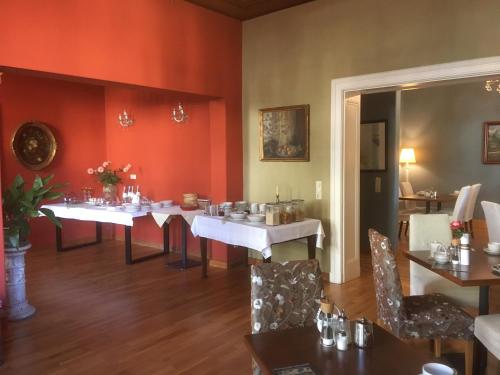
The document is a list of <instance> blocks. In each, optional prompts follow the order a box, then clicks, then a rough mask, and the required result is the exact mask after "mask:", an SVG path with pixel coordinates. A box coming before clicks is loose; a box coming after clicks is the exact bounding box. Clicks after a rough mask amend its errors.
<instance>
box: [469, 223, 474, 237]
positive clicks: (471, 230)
mask: <svg viewBox="0 0 500 375" xmlns="http://www.w3.org/2000/svg"><path fill="white" fill-rule="evenodd" d="M469 233H470V236H471V237H472V238H474V228H472V220H470V221H469Z"/></svg>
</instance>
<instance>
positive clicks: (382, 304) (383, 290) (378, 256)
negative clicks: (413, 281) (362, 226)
mask: <svg viewBox="0 0 500 375" xmlns="http://www.w3.org/2000/svg"><path fill="white" fill-rule="evenodd" d="M368 237H369V239H370V247H371V250H372V251H371V253H372V266H373V281H374V284H375V294H376V297H377V315H378V318H379V319H380V320H381V321H382V322H383V323H384V325H386V326H387V327H388V328H390V329H391V331H392V332H393V333H394V334H395V335H396V336H399V334H400V332H399V330H400V328H401V326H402V324H403V322H404V320H405V319H406V314H405V310H404V306H403V290H402V288H401V279H400V277H399V271H398V268H397V264H396V260H395V258H394V254H393V252H392V250H391V244H390V242H389V239H388V238H387V237H385V236H383V235H381V234H380V233H378V232H377V231H376V230H373V229H370V230H369V231H368Z"/></svg>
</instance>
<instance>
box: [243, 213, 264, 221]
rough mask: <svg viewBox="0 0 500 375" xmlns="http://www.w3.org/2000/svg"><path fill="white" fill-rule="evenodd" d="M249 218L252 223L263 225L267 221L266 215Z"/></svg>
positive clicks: (252, 215)
mask: <svg viewBox="0 0 500 375" xmlns="http://www.w3.org/2000/svg"><path fill="white" fill-rule="evenodd" d="M247 218H248V220H250V221H251V222H252V223H262V222H263V221H264V220H266V215H261V214H251V215H248V216H247Z"/></svg>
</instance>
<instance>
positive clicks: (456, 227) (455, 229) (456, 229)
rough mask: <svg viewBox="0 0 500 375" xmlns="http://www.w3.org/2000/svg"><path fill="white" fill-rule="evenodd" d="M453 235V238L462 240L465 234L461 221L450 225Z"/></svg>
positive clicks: (455, 221)
mask: <svg viewBox="0 0 500 375" xmlns="http://www.w3.org/2000/svg"><path fill="white" fill-rule="evenodd" d="M450 228H451V235H452V237H453V238H460V237H462V234H464V232H465V228H464V224H463V223H462V222H461V221H458V220H454V221H452V222H451V224H450Z"/></svg>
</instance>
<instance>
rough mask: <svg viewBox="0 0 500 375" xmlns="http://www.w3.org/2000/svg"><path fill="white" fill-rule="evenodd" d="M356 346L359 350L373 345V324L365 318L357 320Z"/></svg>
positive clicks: (355, 326)
mask: <svg viewBox="0 0 500 375" xmlns="http://www.w3.org/2000/svg"><path fill="white" fill-rule="evenodd" d="M354 344H355V345H356V346H357V347H358V348H368V347H370V346H371V345H372V344H373V324H372V322H370V321H369V320H368V319H366V318H365V317H363V318H361V319H358V320H356V323H355V325H354Z"/></svg>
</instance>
